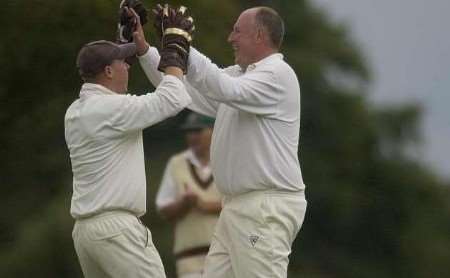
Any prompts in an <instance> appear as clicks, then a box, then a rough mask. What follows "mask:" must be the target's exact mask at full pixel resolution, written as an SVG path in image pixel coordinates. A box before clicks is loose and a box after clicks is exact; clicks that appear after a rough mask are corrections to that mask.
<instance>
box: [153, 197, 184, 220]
mask: <svg viewBox="0 0 450 278" xmlns="http://www.w3.org/2000/svg"><path fill="white" fill-rule="evenodd" d="M190 210H191V209H190V208H189V206H187V205H186V204H185V203H184V202H183V201H176V202H174V203H172V204H169V205H167V206H164V207H162V208H161V209H159V213H161V215H162V216H163V217H164V218H165V219H167V220H169V221H171V222H176V221H177V220H179V219H181V218H183V217H184V216H185V215H186V214H187V213H188V212H189V211H190Z"/></svg>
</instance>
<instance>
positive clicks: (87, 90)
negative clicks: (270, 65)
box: [80, 83, 117, 98]
mask: <svg viewBox="0 0 450 278" xmlns="http://www.w3.org/2000/svg"><path fill="white" fill-rule="evenodd" d="M93 95H117V93H115V92H113V91H111V90H110V89H108V88H106V87H105V86H103V85H100V84H95V83H84V84H83V86H81V90H80V98H82V97H89V96H93Z"/></svg>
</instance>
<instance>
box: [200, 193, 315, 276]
mask: <svg viewBox="0 0 450 278" xmlns="http://www.w3.org/2000/svg"><path fill="white" fill-rule="evenodd" d="M223 204H224V206H223V209H222V212H221V214H220V217H219V221H218V223H217V225H216V229H215V232H214V235H213V239H212V242H211V247H210V249H209V253H208V256H207V257H206V262H205V272H204V274H203V278H264V277H271V278H272V277H274V278H286V277H287V267H288V263H289V257H288V256H289V254H290V253H291V246H292V242H293V241H294V239H295V237H296V236H297V233H298V232H299V230H300V228H301V226H302V223H303V219H304V216H305V212H306V199H305V195H304V193H303V191H301V192H279V191H252V192H249V193H245V194H241V195H238V196H234V197H225V198H224V201H223Z"/></svg>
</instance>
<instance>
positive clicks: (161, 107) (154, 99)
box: [64, 75, 191, 218]
mask: <svg viewBox="0 0 450 278" xmlns="http://www.w3.org/2000/svg"><path fill="white" fill-rule="evenodd" d="M190 102H191V98H190V97H189V95H188V94H187V92H186V89H185V86H184V85H183V83H182V82H181V81H180V80H179V79H178V78H176V77H174V76H169V75H166V76H164V77H163V79H162V82H161V84H160V86H159V87H158V88H157V89H156V91H155V92H154V93H151V94H146V95H142V96H135V95H120V94H116V93H115V92H113V91H111V90H109V89H107V88H105V87H103V86H101V85H98V84H92V83H85V84H83V86H82V88H81V91H80V97H79V99H77V100H75V101H74V102H73V103H72V105H70V107H69V108H68V109H67V112H66V116H65V122H64V124H65V138H66V143H67V146H68V149H69V152H70V160H71V163H72V172H73V195H72V203H71V209H70V212H71V214H72V216H73V217H74V218H80V217H86V216H90V215H94V214H97V213H100V212H103V211H108V210H117V209H120V210H127V211H130V212H132V213H134V214H135V215H137V216H141V215H143V214H145V211H146V179H145V167H144V151H143V143H142V130H143V129H144V128H146V127H149V126H151V125H153V124H156V123H158V122H160V121H162V120H164V119H166V118H168V117H170V116H174V115H175V114H177V113H178V112H179V111H181V110H182V109H183V108H185V107H186V106H187V105H188V104H189V103H190Z"/></svg>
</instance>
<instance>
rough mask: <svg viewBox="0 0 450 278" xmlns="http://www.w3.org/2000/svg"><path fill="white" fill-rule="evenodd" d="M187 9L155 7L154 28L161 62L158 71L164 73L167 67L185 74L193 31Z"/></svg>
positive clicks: (165, 6)
mask: <svg viewBox="0 0 450 278" xmlns="http://www.w3.org/2000/svg"><path fill="white" fill-rule="evenodd" d="M186 10H187V8H186V7H183V6H180V7H179V8H178V9H176V10H175V9H174V8H172V7H170V6H169V5H168V4H165V5H164V7H162V6H161V5H157V6H156V8H155V9H154V10H153V12H154V13H155V22H154V26H155V28H156V30H157V33H158V35H159V36H160V38H161V51H160V55H161V60H160V62H159V65H158V70H160V71H164V69H165V68H166V67H168V66H175V67H179V68H180V69H182V70H183V72H184V73H186V72H187V61H188V57H189V47H190V45H191V41H192V33H193V31H194V29H195V27H194V20H193V19H192V17H190V16H188V15H187V13H186Z"/></svg>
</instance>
